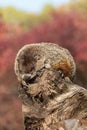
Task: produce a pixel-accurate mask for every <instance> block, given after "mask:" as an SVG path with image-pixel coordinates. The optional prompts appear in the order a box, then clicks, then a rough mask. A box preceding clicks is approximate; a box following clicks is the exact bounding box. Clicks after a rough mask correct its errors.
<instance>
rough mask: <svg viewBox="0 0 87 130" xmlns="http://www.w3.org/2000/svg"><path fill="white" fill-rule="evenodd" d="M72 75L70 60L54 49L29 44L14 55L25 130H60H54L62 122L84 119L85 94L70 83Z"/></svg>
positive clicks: (44, 44)
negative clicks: (71, 119)
mask: <svg viewBox="0 0 87 130" xmlns="http://www.w3.org/2000/svg"><path fill="white" fill-rule="evenodd" d="M75 71H76V67H75V63H74V60H73V57H72V56H71V54H70V53H69V51H68V50H66V49H64V48H62V47H60V46H58V45H55V44H50V43H47V44H46V43H41V44H31V45H26V46H24V47H23V48H22V49H21V50H20V51H19V52H18V54H17V57H16V60H15V73H16V75H17V78H18V80H19V84H20V85H19V87H18V91H19V96H20V98H21V99H22V112H23V118H24V126H25V130H63V128H61V129H59V126H58V124H61V123H60V122H62V121H63V120H67V119H70V118H74V119H76V120H77V119H87V90H86V89H84V88H82V87H80V86H78V85H76V84H74V83H73V78H74V76H75ZM64 130H65V129H64ZM66 130H68V128H67V129H66ZM72 130H73V129H72ZM76 130H77V129H76ZM78 130H79V129H78ZM82 130H85V129H82Z"/></svg>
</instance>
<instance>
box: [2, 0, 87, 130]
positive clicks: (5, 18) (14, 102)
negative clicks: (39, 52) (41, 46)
mask: <svg viewBox="0 0 87 130" xmlns="http://www.w3.org/2000/svg"><path fill="white" fill-rule="evenodd" d="M36 42H51V43H52V42H54V43H56V44H59V45H61V46H63V47H65V48H67V49H69V50H70V52H71V54H72V55H73V56H74V59H75V62H76V65H77V72H76V79H75V83H78V84H79V85H82V86H83V87H85V88H87V0H61V1H60V0H37V1H36V2H35V1H34V0H32V1H29V0H24V1H23V0H3V1H2V0H1V1H0V130H16V129H18V130H23V121H22V112H21V101H20V100H19V98H18V94H17V86H18V83H17V79H16V76H15V74H14V59H15V56H16V53H17V52H18V50H19V49H20V48H21V47H22V46H23V45H25V44H30V43H36Z"/></svg>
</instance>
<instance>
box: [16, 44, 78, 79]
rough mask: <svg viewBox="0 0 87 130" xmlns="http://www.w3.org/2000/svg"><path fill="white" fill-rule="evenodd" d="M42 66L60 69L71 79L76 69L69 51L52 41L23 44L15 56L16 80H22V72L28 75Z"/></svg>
mask: <svg viewBox="0 0 87 130" xmlns="http://www.w3.org/2000/svg"><path fill="white" fill-rule="evenodd" d="M43 66H44V67H48V68H49V67H51V68H54V69H60V70H62V71H63V73H64V74H65V76H67V77H69V78H70V79H71V80H72V79H73V77H74V75H75V71H76V66H75V62H74V59H73V57H72V56H71V54H70V52H69V51H68V50H67V49H65V48H62V47H60V46H59V45H56V44H54V43H36V44H29V45H25V46H24V47H23V48H22V49H20V50H19V52H18V54H17V56H16V59H15V67H14V69H15V73H16V75H17V78H18V80H22V77H23V74H27V75H29V76H30V74H31V73H33V71H38V70H40V69H41V68H42V67H43Z"/></svg>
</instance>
